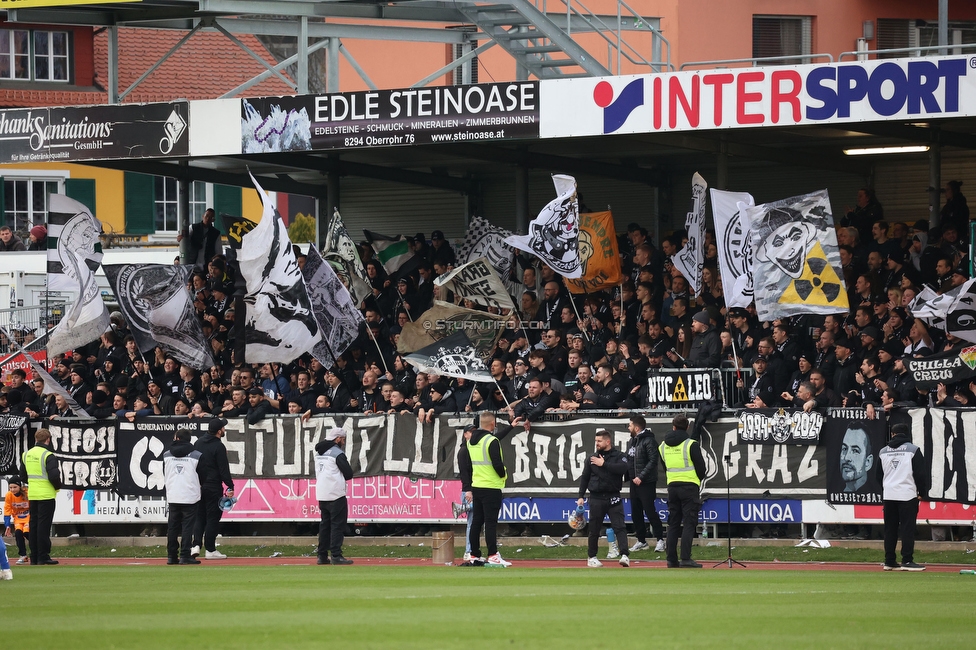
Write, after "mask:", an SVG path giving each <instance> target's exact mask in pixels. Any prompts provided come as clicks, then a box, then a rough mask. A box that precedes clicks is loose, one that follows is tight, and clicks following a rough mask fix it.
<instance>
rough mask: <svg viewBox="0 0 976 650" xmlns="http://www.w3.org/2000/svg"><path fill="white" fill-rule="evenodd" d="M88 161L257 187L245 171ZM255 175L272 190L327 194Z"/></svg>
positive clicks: (321, 189)
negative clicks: (235, 171)
mask: <svg viewBox="0 0 976 650" xmlns="http://www.w3.org/2000/svg"><path fill="white" fill-rule="evenodd" d="M85 164H86V165H89V166H92V167H103V168H105V169H117V170H120V171H126V172H139V173H140V174H150V175H152V176H168V177H170V178H176V179H177V180H179V179H181V178H184V177H185V178H186V179H187V180H190V181H203V182H204V183H217V184H219V185H230V186H232V187H244V188H253V187H254V184H253V183H252V182H251V177H250V176H249V175H248V174H246V173H244V174H234V173H230V172H221V171H217V170H214V169H206V168H204V167H190V166H180V165H175V164H172V163H164V162H158V161H152V160H96V161H90V162H85ZM255 178H257V179H258V180H259V181H260V182H261V187H263V188H264V189H266V190H268V191H269V192H286V193H288V194H301V195H303V196H313V197H319V198H321V197H322V196H323V195H324V193H325V191H324V187H323V186H322V185H308V184H306V183H299V182H297V181H294V180H290V179H282V178H278V177H275V176H258V175H257V174H255Z"/></svg>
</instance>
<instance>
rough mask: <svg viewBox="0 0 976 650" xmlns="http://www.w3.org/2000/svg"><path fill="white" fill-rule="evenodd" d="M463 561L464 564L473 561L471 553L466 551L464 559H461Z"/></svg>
mask: <svg viewBox="0 0 976 650" xmlns="http://www.w3.org/2000/svg"><path fill="white" fill-rule="evenodd" d="M461 561H462V562H470V561H471V551H465V552H464V557H462V558H461Z"/></svg>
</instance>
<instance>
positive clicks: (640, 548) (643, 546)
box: [630, 540, 650, 553]
mask: <svg viewBox="0 0 976 650" xmlns="http://www.w3.org/2000/svg"><path fill="white" fill-rule="evenodd" d="M649 548H650V546H648V545H647V542H642V541H640V540H637V543H636V544H634V545H633V546H631V547H630V552H631V553H636V552H637V551H646V550H647V549H649Z"/></svg>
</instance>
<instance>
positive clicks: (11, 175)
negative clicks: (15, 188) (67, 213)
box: [0, 169, 71, 231]
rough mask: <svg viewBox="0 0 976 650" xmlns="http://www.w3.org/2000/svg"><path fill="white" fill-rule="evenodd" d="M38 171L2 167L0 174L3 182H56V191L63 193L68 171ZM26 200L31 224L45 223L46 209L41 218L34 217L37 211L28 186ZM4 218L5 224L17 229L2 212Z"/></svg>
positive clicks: (68, 174) (68, 176)
mask: <svg viewBox="0 0 976 650" xmlns="http://www.w3.org/2000/svg"><path fill="white" fill-rule="evenodd" d="M40 171H41V170H38V169H4V170H2V173H0V176H2V177H3V180H4V182H5V183H6V182H7V181H29V182H31V183H35V182H38V183H52V182H53V183H57V184H58V187H57V191H58V193H60V194H64V181H65V179H67V178H71V173H70V172H67V171H60V170H44V173H39V172H40ZM27 201H28V209H27V214H28V219H29V220H30V223H31V226H35V225H38V224H41V223H47V210H43V211H42V213H43V214H44V219H43V220H40V221H38V220H36V219H34V216H35V215H36V214H37V212H36V211H35V209H34V205H33V203H34V193H33V192H32V191H30V188H28V192H27ZM4 220H5V221H6V222H7V225H9V226H10V227H11V228H13V229H14V230H15V231H16V230H17V229H16V228H15V225H16V224H11V223H10V219H9V217H7V215H6V214H4ZM29 229H30V228H28V230H29Z"/></svg>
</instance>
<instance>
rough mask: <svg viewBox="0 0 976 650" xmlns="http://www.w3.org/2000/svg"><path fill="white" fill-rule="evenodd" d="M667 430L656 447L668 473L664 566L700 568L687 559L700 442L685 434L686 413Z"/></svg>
mask: <svg viewBox="0 0 976 650" xmlns="http://www.w3.org/2000/svg"><path fill="white" fill-rule="evenodd" d="M671 427H672V429H671V432H670V433H669V434H668V435H667V436H665V438H664V442H663V443H661V446H660V447H658V452H659V453H660V454H661V465H662V466H663V467H664V469H665V471H667V477H668V568H669V569H676V568H678V567H679V566H680V567H687V568H691V569H700V568H701V566H702V565H700V564H699V563H698V562H695V561H694V560H692V559H691V542H692V540H693V539H694V537H695V532H696V528H697V526H698V511H699V510H701V496H700V492H701V480H702V479H703V478H705V458H704V457H703V456H702V451H701V445H700V444H698V442H697V441H695V440H692V439H691V438H689V437H688V416H686V415H684V414H679V415H676V416H674V419H672V420H671ZM679 537H680V538H681V561H680V562H679V561H678V548H677V545H678V538H679Z"/></svg>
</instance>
